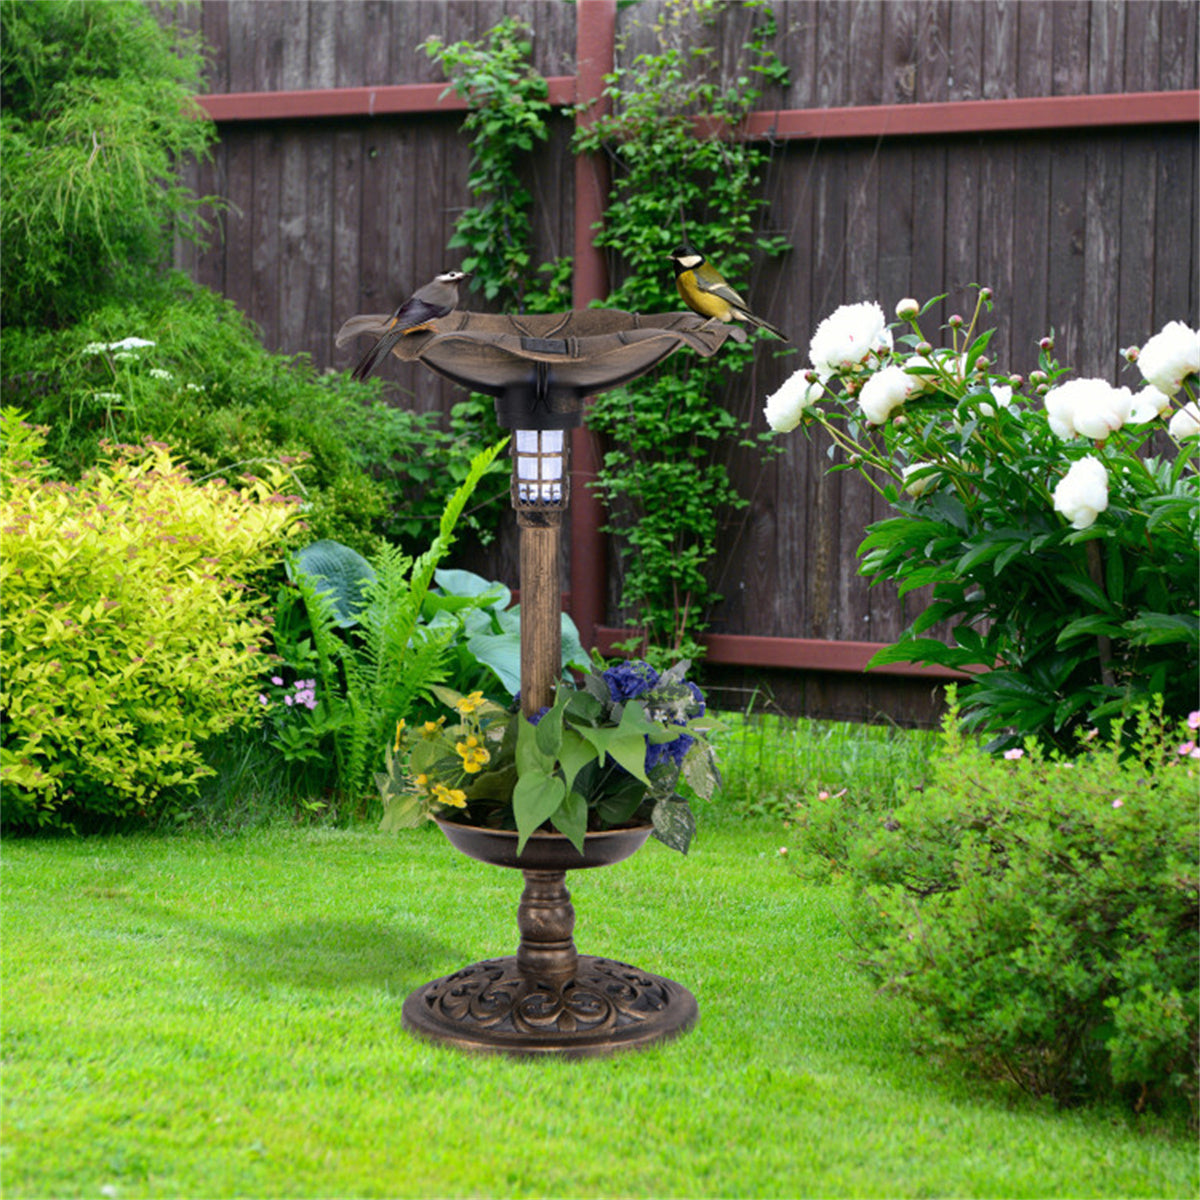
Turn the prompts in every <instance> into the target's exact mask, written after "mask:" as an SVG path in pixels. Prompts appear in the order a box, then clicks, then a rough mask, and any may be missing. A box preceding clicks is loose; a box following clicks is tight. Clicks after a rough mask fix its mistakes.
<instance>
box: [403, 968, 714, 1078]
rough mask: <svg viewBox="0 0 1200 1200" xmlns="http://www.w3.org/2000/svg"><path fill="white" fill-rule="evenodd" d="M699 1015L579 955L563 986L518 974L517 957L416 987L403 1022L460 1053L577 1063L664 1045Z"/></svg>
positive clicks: (627, 972)
mask: <svg viewBox="0 0 1200 1200" xmlns="http://www.w3.org/2000/svg"><path fill="white" fill-rule="evenodd" d="M698 1012H699V1010H698V1008H697V1005H696V998H695V997H694V996H693V995H692V993H691V992H689V991H688V990H687V988H685V987H682V986H681V985H680V984H678V983H675V982H673V981H672V980H670V979H663V978H662V977H661V976H660V975H651V974H650V973H649V972H647V971H642V970H639V969H638V968H637V967H631V966H629V965H628V964H627V963H621V962H614V961H613V960H612V959H608V958H597V957H595V956H594V955H590V954H582V955H580V956H579V960H578V966H577V969H576V971H575V973H574V975H573V976H571V977H569V978H568V979H566V981H565V982H561V983H560V982H557V981H555V980H554V979H553V978H551V977H535V976H531V975H529V974H528V973H527V972H522V970H521V969H520V968H519V967H518V965H517V958H516V956H515V955H510V956H509V957H507V958H493V959H488V960H487V961H486V962H478V963H473V964H472V965H471V966H469V967H464V968H463V969H462V970H461V971H455V972H454V974H453V975H446V976H444V977H443V978H441V979H435V980H434V981H433V982H432V983H427V984H424V985H423V986H422V987H419V988H418V989H417V990H416V991H415V992H413V993H412V995H410V996H409V997H408V999H407V1000H406V1001H405V1002H404V1011H403V1016H404V1025H405V1027H406V1028H408V1029H409V1030H411V1031H412V1032H413V1033H415V1034H418V1035H420V1036H421V1037H426V1038H430V1039H432V1040H434V1041H440V1042H446V1043H448V1044H450V1045H452V1046H455V1047H457V1048H458V1049H460V1050H474V1051H490V1052H494V1053H502V1054H514V1055H538V1054H556V1055H561V1056H563V1057H566V1058H581V1057H591V1056H595V1055H601V1054H610V1053H612V1052H613V1051H614V1050H624V1049H632V1048H634V1047H642V1046H647V1045H649V1044H650V1043H652V1042H658V1041H664V1040H665V1039H667V1038H671V1037H674V1036H676V1035H677V1034H680V1033H683V1032H684V1031H685V1030H687V1029H690V1028H691V1026H692V1025H694V1024H695V1022H696V1018H697V1016H698Z"/></svg>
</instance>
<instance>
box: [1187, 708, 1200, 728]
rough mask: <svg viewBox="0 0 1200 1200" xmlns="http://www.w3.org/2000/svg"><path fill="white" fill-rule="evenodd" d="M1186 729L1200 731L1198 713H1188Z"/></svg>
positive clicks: (1199, 714)
mask: <svg viewBox="0 0 1200 1200" xmlns="http://www.w3.org/2000/svg"><path fill="white" fill-rule="evenodd" d="M1188 728H1189V729H1200V712H1192V713H1188Z"/></svg>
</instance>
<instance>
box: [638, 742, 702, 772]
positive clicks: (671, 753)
mask: <svg viewBox="0 0 1200 1200" xmlns="http://www.w3.org/2000/svg"><path fill="white" fill-rule="evenodd" d="M695 741H696V739H695V738H694V737H692V735H691V734H690V733H681V734H680V735H679V736H678V737H677V738H676V739H675V740H674V741H673V742H658V743H654V742H651V743H650V745H649V746H647V747H646V770H647V772H649V771H653V770H654V768H655V767H657V766H661V765H662V763H664V762H665V761H666V760H667V759H668V758H669V759H671V761H672V762H674V764H675V765H676V766H677V767H680V766H682V765H683V760H684V758H685V757H686V755H687V752H688V751H689V750H690V749H691V748H692V746H693V744H694V743H695Z"/></svg>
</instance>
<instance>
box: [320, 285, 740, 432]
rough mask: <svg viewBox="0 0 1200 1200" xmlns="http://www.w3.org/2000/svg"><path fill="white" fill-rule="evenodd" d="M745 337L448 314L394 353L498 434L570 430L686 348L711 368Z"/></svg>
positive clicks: (669, 322)
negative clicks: (469, 396)
mask: <svg viewBox="0 0 1200 1200" xmlns="http://www.w3.org/2000/svg"><path fill="white" fill-rule="evenodd" d="M387 321H388V314H387V313H372V314H364V315H362V316H358V317H351V318H350V320H348V321H347V322H346V323H345V324H344V325H343V326H342V327H341V329H340V330H338V334H337V344H338V346H342V345H344V344H345V343H346V342H348V341H349V340H350V339H351V338H354V337H358V336H359V335H360V334H364V333H368V334H374V335H375V336H376V337H378V336H379V335H381V334H382V333H383V332H384V328H385V326H386V324H387ZM728 338H732V339H733V340H734V341H738V342H744V341H745V340H746V334H745V331H744V330H742V329H739V328H737V326H734V325H723V324H721V323H720V322H719V321H711V320H705V318H704V317H699V316H697V315H696V314H695V313H690V312H687V313H684V312H674V313H653V314H649V315H643V314H640V313H631V312H624V311H623V310H621V309H615V308H577V309H573V310H572V311H571V312H562V313H534V314H530V315H528V316H501V315H493V314H491V313H476V312H454V313H451V314H450V315H449V316H448V317H441V318H439V319H438V320H436V321H432V322H430V325H429V328H428V330H427V331H422V332H420V333H412V334H408V335H406V336H405V337H402V338H401V339H400V341H399V342H398V343H397V344H396V346H395V348H394V349H393V350H392V353H393V354H395V355H396V357H397V358H399V359H402V360H403V361H404V362H420V363H423V364H424V365H425V366H427V367H428V368H429V369H430V370H431V371H434V372H435V373H437V374H438V375H441V376H442V377H443V378H444V379H449V380H450V381H451V382H453V383H457V384H460V385H461V386H462V387H465V388H470V389H471V390H472V391H476V392H482V393H484V395H488V396H494V397H495V398H496V417H497V419H498V420H499V422H500V425H501V427H502V428H504V429H573V428H575V427H576V426H578V425H580V424H582V422H583V402H584V399H585V398H586V397H588V396H594V395H595V394H596V393H597V392H604V391H607V390H608V389H609V388H614V387H619V386H620V385H621V384H623V383H628V382H629V381H630V380H632V379H636V378H637V377H638V376H639V375H644V374H645V373H646V372H647V371H649V370H650V369H651V368H652V367H655V366H657V365H658V364H659V363H660V362H662V361H663V360H664V359H666V358H668V357H669V356H670V355H672V354H674V353H675V351H676V350H680V349H682V348H684V347H685V346H686V347H688V348H689V349H691V350H694V351H695V352H696V353H697V354H700V355H702V356H703V357H704V358H709V357H711V356H712V355H713V354H716V352H717V351H718V350H719V349H720V348H721V346H722V345H724V343H725V341H726V339H728Z"/></svg>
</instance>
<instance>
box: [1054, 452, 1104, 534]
mask: <svg viewBox="0 0 1200 1200" xmlns="http://www.w3.org/2000/svg"><path fill="white" fill-rule="evenodd" d="M1107 507H1108V472H1107V471H1106V470H1105V469H1104V464H1103V463H1102V462H1101V461H1100V460H1099V459H1098V458H1096V457H1095V455H1092V454H1089V455H1087V456H1086V457H1084V458H1081V459H1080V460H1079V461H1078V462H1074V463H1072V464H1071V468H1070V470H1069V471H1067V473H1066V474H1065V475H1064V476H1063V477H1062V479H1060V480H1059V481H1058V486H1057V487H1056V488H1055V489H1054V511H1055V512H1060V513H1062V515H1063V516H1064V517H1066V518H1067V520H1068V521H1070V522H1071V524H1072V525H1073V526H1074V527H1075V528H1076V529H1087V528H1089V527H1090V526H1091V525H1094V524H1095V522H1096V518H1097V517H1098V516H1099V515H1100V513H1102V512H1103V511H1104V510H1105V509H1106V508H1107Z"/></svg>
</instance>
